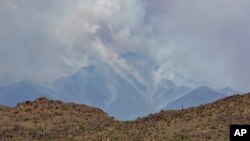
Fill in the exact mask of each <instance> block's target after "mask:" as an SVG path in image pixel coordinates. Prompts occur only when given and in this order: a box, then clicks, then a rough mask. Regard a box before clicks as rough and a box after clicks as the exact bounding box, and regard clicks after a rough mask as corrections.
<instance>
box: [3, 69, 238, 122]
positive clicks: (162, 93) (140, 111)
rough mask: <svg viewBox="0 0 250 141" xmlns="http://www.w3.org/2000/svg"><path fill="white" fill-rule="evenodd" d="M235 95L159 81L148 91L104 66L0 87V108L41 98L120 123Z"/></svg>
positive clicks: (223, 90)
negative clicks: (88, 109) (80, 106)
mask: <svg viewBox="0 0 250 141" xmlns="http://www.w3.org/2000/svg"><path fill="white" fill-rule="evenodd" d="M235 93H238V91H236V90H233V89H232V88H229V87H227V88H224V89H221V90H214V89H212V88H209V87H206V86H201V87H198V88H192V87H189V86H182V85H177V84H175V83H174V82H173V81H171V80H162V81H161V82H160V83H159V84H158V86H157V87H156V88H154V90H153V91H152V90H151V89H148V87H147V86H146V85H145V84H143V83H142V82H141V81H139V80H138V79H137V78H136V77H135V76H133V75H130V74H125V75H124V74H121V73H119V71H117V70H113V69H112V68H111V67H109V65H107V64H100V65H90V66H86V67H83V68H82V69H80V70H78V71H77V72H75V73H73V74H72V75H70V76H67V77H61V78H59V79H57V80H56V81H54V82H41V81H31V80H24V81H20V82H17V83H15V84H11V85H8V86H3V87H0V104H1V105H6V106H12V107H13V106H15V105H16V104H17V103H18V102H21V101H25V100H34V99H36V98H38V97H41V96H46V97H48V98H50V99H60V100H62V101H64V102H74V103H78V104H82V103H84V104H87V105H90V106H94V107H98V108H101V109H103V110H104V111H105V112H107V113H108V114H109V115H111V116H114V117H115V118H117V119H120V120H132V119H135V118H137V117H140V116H145V115H147V114H149V113H154V112H158V111H160V110H161V109H180V108H183V107H185V108H187V107H192V106H197V105H200V104H205V103H209V102H213V101H215V100H217V99H220V98H223V97H226V96H229V95H232V94H235Z"/></svg>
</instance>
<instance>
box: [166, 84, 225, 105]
mask: <svg viewBox="0 0 250 141" xmlns="http://www.w3.org/2000/svg"><path fill="white" fill-rule="evenodd" d="M226 96H227V95H226V94H224V93H221V92H217V91H215V90H213V89H212V88H210V87H206V86H201V87H198V88H196V89H195V90H193V91H191V92H190V93H188V94H186V95H185V96H183V97H181V98H178V99H176V100H174V101H172V102H170V103H169V104H168V105H167V106H166V107H165V108H164V109H181V108H182V107H183V108H187V107H193V106H198V105H201V104H205V103H210V102H213V101H215V100H218V99H221V98H223V97H226Z"/></svg>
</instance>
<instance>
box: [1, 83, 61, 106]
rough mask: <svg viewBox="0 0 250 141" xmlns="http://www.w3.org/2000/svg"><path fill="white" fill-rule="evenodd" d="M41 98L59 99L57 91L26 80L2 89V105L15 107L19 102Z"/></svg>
mask: <svg viewBox="0 0 250 141" xmlns="http://www.w3.org/2000/svg"><path fill="white" fill-rule="evenodd" d="M41 96H46V97H48V98H51V99H56V98H58V97H57V93H56V91H53V90H52V89H49V88H47V87H46V86H43V85H42V84H39V83H38V82H34V81H30V80H24V81H21V82H18V83H15V84H11V85H8V86H6V87H3V88H1V90H0V104H1V105H6V106H15V105H16V104H17V103H19V102H23V101H26V100H34V99H36V98H38V97H41Z"/></svg>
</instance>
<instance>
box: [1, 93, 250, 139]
mask: <svg viewBox="0 0 250 141" xmlns="http://www.w3.org/2000/svg"><path fill="white" fill-rule="evenodd" d="M230 124H250V94H245V95H235V96H231V97H228V98H225V99H222V100H219V101H216V102H214V103H211V104H207V105H203V106H199V107H195V108H189V109H184V110H178V111H161V112H160V113H156V114H151V115H149V116H147V117H144V118H139V119H137V120H135V121H127V122H121V121H117V120H115V119H113V118H112V117H109V116H108V115H107V114H106V113H104V112H103V111H101V110H99V109H97V108H93V107H88V106H86V105H77V104H65V103H63V102H61V101H50V100H48V99H47V98H39V99H37V100H35V101H33V102H29V101H27V102H23V103H20V104H18V105H17V106H16V107H15V108H9V107H3V106H2V107H1V106H0V140H1V141H2V140H3V141H5V140H6V141H9V140H27V141H30V140H58V141H60V140H62V141H64V140H69V141H71V140H94V141H95V140H97V141H99V140H105V141H106V140H110V141H112V140H114V141H117V140H118V141H120V140H121V141H123V140H124V141H133V140H134V141H140V140H142V141H144V140H145V141H153V140H155V141H161V140H162V141H171V140H173V141H178V140H180V141H185V140H191V141H193V140H194V141H203V140H204V141H207V140H214V141H225V140H229V138H228V137H229V125H230Z"/></svg>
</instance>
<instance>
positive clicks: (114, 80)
mask: <svg viewBox="0 0 250 141" xmlns="http://www.w3.org/2000/svg"><path fill="white" fill-rule="evenodd" d="M54 88H55V89H56V90H57V91H58V93H60V94H61V95H60V98H61V99H62V100H64V101H70V102H77V103H84V104H88V105H91V106H95V107H99V108H101V109H103V110H104V111H106V112H108V113H109V114H110V115H112V116H115V117H117V118H120V119H132V118H135V117H137V116H139V115H142V114H143V113H145V112H146V111H147V110H148V109H147V108H146V107H145V106H146V104H145V102H144V96H145V90H146V88H145V86H143V84H141V83H140V82H138V81H137V80H136V79H134V78H133V77H132V76H129V75H127V77H126V78H124V77H122V76H120V75H119V74H118V73H116V72H115V71H114V70H112V69H111V68H110V67H108V65H105V64H100V65H91V66H88V67H84V68H82V69H81V70H79V71H77V72H76V73H75V74H73V75H71V76H69V77H64V78H61V79H59V80H57V81H55V83H54Z"/></svg>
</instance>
